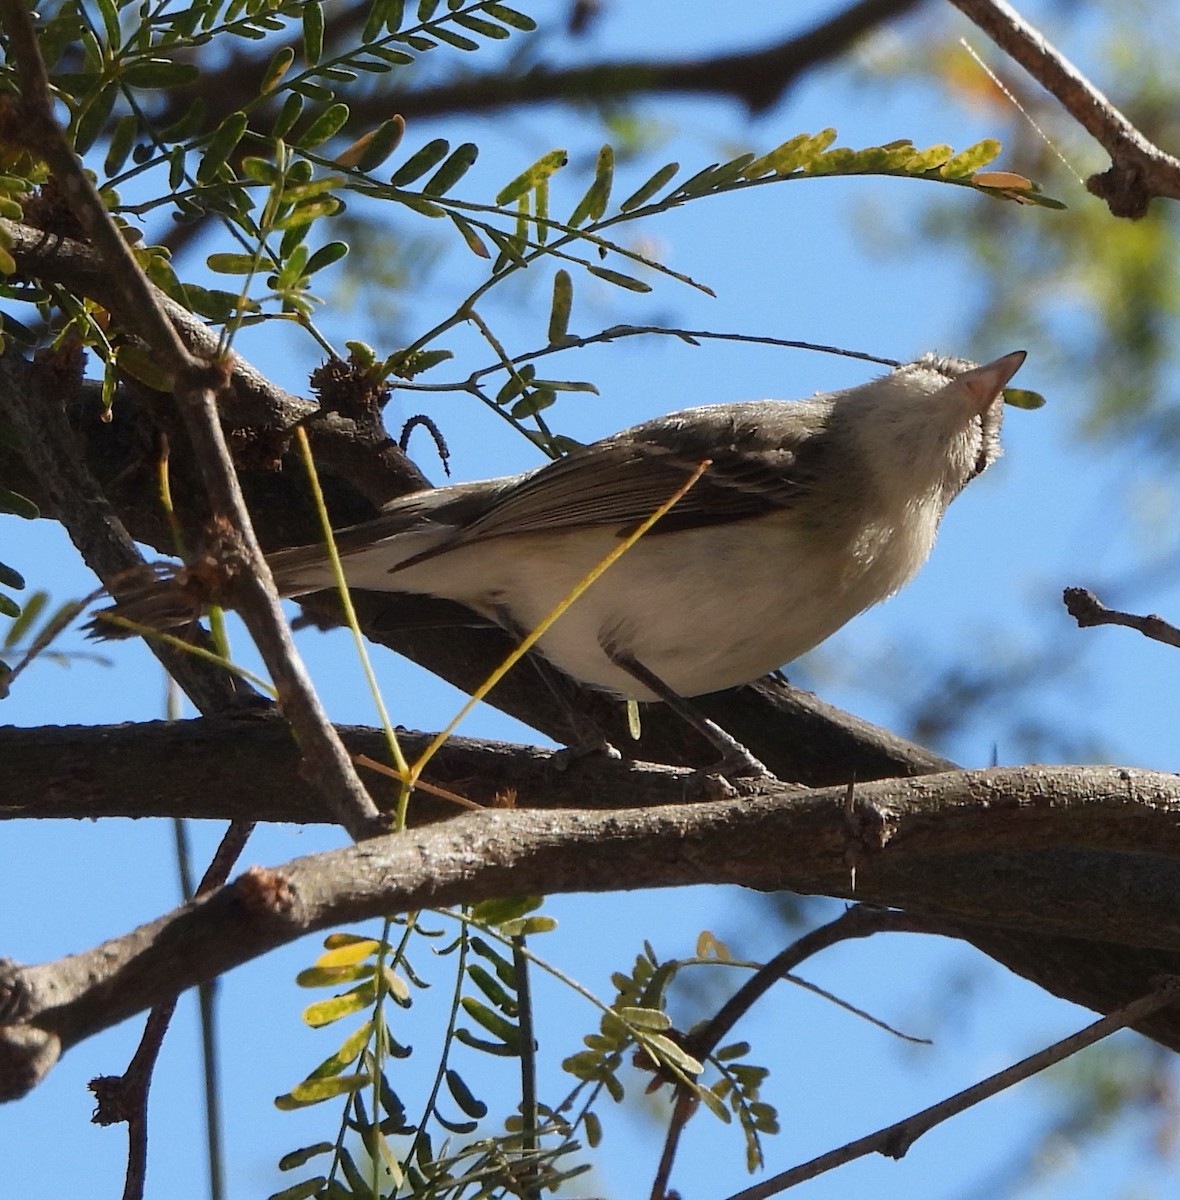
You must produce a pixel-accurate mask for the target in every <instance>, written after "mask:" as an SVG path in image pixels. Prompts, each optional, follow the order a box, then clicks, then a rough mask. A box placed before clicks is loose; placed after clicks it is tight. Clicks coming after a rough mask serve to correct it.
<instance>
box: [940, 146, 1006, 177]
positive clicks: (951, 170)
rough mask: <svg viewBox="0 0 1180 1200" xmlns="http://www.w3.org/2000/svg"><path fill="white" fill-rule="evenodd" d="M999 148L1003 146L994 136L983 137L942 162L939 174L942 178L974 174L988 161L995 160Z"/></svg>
mask: <svg viewBox="0 0 1180 1200" xmlns="http://www.w3.org/2000/svg"><path fill="white" fill-rule="evenodd" d="M1001 149H1003V147H1002V146H1001V145H1000V143H999V142H998V141H996V139H995V138H984V139H983V141H981V142H976V143H975V145H974V146H968V147H967V149H966V150H960V151H959V153H958V154H956V155H955V156H954V157H953V158H951V159H949V160H948V161H947V162H945V163H943V164H942V167H941V168H940V174H941V175H942V176H943V178H944V179H961V178H962V177H963V176H965V175H971V174H974V172H976V171H978V170H980V169H981V168H983V167H986V166H987V164H988V163H990V162H995V160H996V159H997V158H998V157H999V154H1000V151H1001Z"/></svg>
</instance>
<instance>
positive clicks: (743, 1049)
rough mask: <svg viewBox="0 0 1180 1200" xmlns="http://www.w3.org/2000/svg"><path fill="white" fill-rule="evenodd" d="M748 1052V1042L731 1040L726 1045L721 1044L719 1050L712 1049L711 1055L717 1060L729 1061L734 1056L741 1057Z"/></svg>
mask: <svg viewBox="0 0 1180 1200" xmlns="http://www.w3.org/2000/svg"><path fill="white" fill-rule="evenodd" d="M749 1053H750V1043H749V1042H732V1043H731V1044H730V1045H728V1046H722V1047H721V1049H720V1050H714V1051H713V1057H714V1058H715V1059H716V1060H717V1061H718V1062H730V1061H732V1060H733V1059H735V1058H741V1057H742V1056H743V1055H745V1054H749Z"/></svg>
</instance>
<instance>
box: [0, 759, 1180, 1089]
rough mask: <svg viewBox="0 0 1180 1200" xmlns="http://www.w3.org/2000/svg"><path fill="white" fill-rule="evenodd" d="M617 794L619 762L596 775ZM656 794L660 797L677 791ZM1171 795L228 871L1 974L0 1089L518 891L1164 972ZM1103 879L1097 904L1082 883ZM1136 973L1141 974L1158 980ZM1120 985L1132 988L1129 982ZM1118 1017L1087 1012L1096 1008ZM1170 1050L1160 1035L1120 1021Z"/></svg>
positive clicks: (1009, 780) (914, 804)
mask: <svg viewBox="0 0 1180 1200" xmlns="http://www.w3.org/2000/svg"><path fill="white" fill-rule="evenodd" d="M615 766H616V769H617V770H618V772H619V775H620V779H622V778H624V777H625V774H626V771H627V768H625V767H623V766H622V765H621V764H615ZM678 785H679V780H678V779H676V778H675V777H674V776H672V777H670V778H669V780H668V784H667V788H668V792H669V798H672V797H671V793H672V792H673V791H674V790H675V789H676V788H678ZM1178 810H1180V779H1178V778H1177V777H1176V776H1174V775H1166V774H1156V773H1151V772H1133V771H1128V770H1119V769H1112V768H1096V767H1092V768H1077V767H1055V768H1047V767H1043V768H1027V767H1026V768H1008V769H998V768H996V769H993V770H990V771H978V772H952V773H948V774H945V775H939V776H930V777H927V778H925V779H919V780H894V781H886V782H881V783H875V784H866V785H864V786H863V787H858V788H857V789H856V791H855V794H854V796H853V797H852V801H851V803H850V802H849V797H848V792H847V789H844V788H836V789H829V790H826V791H817V792H803V793H800V792H798V791H787V790H780V791H768V792H766V793H764V794H762V795H761V796H759V797H757V798H755V799H740V800H728V801H720V802H714V803H708V804H696V805H686V804H678V803H670V804H667V805H664V806H658V807H645V808H627V809H621V810H615V811H602V812H593V811H587V810H583V811H579V812H573V811H551V812H541V811H525V810H506V809H500V810H494V811H489V812H480V813H472V814H469V815H466V816H461V817H457V818H455V819H454V820H453V821H448V822H445V823H443V824H441V825H437V826H432V827H430V828H428V829H425V830H421V831H416V832H411V833H406V834H402V835H397V836H389V837H384V838H377V839H373V840H370V841H367V842H364V843H361V844H359V845H354V846H349V847H347V848H345V849H342V850H336V851H331V852H328V853H325V854H319V855H313V856H309V857H306V858H301V859H296V860H294V861H293V862H290V863H287V864H285V865H284V866H282V867H278V868H274V869H256V870H253V871H251V872H248V873H247V874H246V875H244V876H243V877H241V878H240V879H238V880H237V881H236V882H235V883H233V884H231V885H229V886H228V887H225V888H222V889H219V890H218V891H216V892H214V893H213V894H212V895H210V896H209V897H208V898H207V899H205V900H203V901H199V902H196V903H193V904H189V905H185V906H184V907H182V908H180V909H177V910H176V911H175V912H173V913H170V914H168V915H167V916H164V917H161V918H160V919H159V920H157V921H153V922H151V923H150V924H148V925H145V926H142V927H141V928H139V929H137V930H135V931H133V932H131V933H129V934H127V935H126V936H124V937H120V938H115V939H113V940H111V941H108V942H105V943H104V944H103V945H102V946H100V947H97V948H95V949H94V950H90V951H86V952H84V953H82V954H78V955H73V956H71V957H68V958H65V959H61V960H59V961H57V962H54V963H46V964H42V965H40V966H35V967H27V968H18V967H16V966H14V965H10V966H9V968H8V970H6V971H5V972H4V973H3V974H2V975H0V1019H4V1020H6V1021H7V1022H8V1024H7V1026H6V1027H5V1028H4V1029H2V1030H0V1091H2V1092H3V1094H4V1095H5V1096H8V1097H13V1096H16V1095H18V1094H20V1093H21V1092H22V1091H23V1090H27V1088H28V1087H30V1086H32V1084H33V1083H35V1082H36V1080H37V1079H38V1078H39V1077H40V1076H41V1075H42V1074H44V1071H45V1070H47V1069H48V1066H49V1065H50V1064H51V1062H52V1061H53V1060H54V1059H55V1057H56V1054H57V1053H59V1052H60V1050H61V1049H62V1048H68V1047H69V1046H70V1045H72V1044H74V1043H76V1042H77V1041H80V1040H81V1039H83V1038H86V1037H89V1036H91V1035H92V1034H94V1033H96V1032H98V1031H99V1030H100V1029H103V1028H106V1027H107V1026H109V1025H111V1024H114V1023H116V1022H118V1021H121V1020H124V1019H125V1018H126V1017H128V1016H130V1015H131V1014H132V1013H134V1012H137V1011H140V1010H142V1009H144V1008H146V1007H149V1006H151V1005H153V1004H157V1003H159V1002H161V1001H162V1000H165V999H167V997H169V996H171V995H174V994H176V993H177V992H178V991H182V990H184V989H185V988H188V987H191V986H193V985H194V984H197V983H200V982H201V981H203V980H206V979H210V978H213V977H214V976H216V975H219V974H221V973H223V972H224V971H227V970H229V969H230V968H231V967H234V966H237V965H240V964H241V963H244V962H247V961H249V960H250V959H253V958H255V957H258V956H259V955H261V954H264V953H266V952H268V951H270V950H272V949H274V948H275V947H276V946H279V945H283V944H285V943H287V942H289V941H291V940H293V939H295V938H297V937H300V936H302V935H303V934H306V933H311V932H315V931H317V930H323V929H326V928H329V927H331V926H333V925H337V924H342V923H343V924H347V923H351V922H355V921H358V920H362V919H365V918H367V917H371V916H376V915H379V914H386V913H396V912H405V911H409V910H413V909H418V908H432V907H440V906H447V905H456V904H466V903H471V902H474V901H476V900H481V899H487V898H489V897H495V896H505V895H519V894H525V893H532V892H537V893H568V892H582V891H618V890H625V889H631V888H638V887H671V886H676V885H683V884H701V883H712V884H717V883H728V884H738V885H741V886H743V887H751V888H757V889H762V890H770V889H774V890H778V889H783V888H787V889H791V890H793V891H798V892H804V893H817V894H825V895H832V896H843V897H848V898H855V899H857V900H862V901H866V902H871V903H878V904H886V905H890V906H897V907H902V908H908V909H913V910H915V911H917V912H920V913H925V914H928V915H931V916H935V917H938V918H939V919H940V920H943V921H944V922H945V923H946V926H945V927H946V928H947V930H948V931H950V932H955V933H957V935H958V936H961V937H965V938H967V939H968V940H974V936H973V931H974V930H975V929H978V928H982V929H983V932H984V933H985V934H986V933H987V931H988V930H989V929H995V928H998V929H1000V930H1001V931H1002V932H1004V931H1006V932H1008V933H1009V935H1011V934H1013V933H1015V934H1019V935H1020V936H1026V935H1033V936H1035V937H1039V938H1042V939H1047V940H1049V941H1050V942H1051V941H1052V940H1053V939H1056V938H1065V939H1069V938H1075V939H1079V938H1083V937H1084V938H1086V939H1089V940H1090V941H1091V942H1092V943H1093V944H1095V945H1099V946H1100V945H1101V943H1103V942H1106V943H1111V944H1112V947H1113V948H1114V949H1116V950H1128V951H1131V952H1133V953H1138V954H1140V955H1141V956H1142V957H1143V961H1144V962H1148V961H1150V962H1151V963H1153V965H1154V964H1156V963H1159V962H1161V961H1162V962H1171V963H1173V965H1175V963H1176V962H1177V961H1180V899H1178V897H1180V835H1178V834H1177V832H1176V812H1177V811H1178ZM1103 880H1105V881H1109V887H1108V888H1107V889H1103V888H1102V887H1101V881H1103ZM1155 973H1156V974H1158V973H1168V972H1167V971H1166V970H1165V971H1163V972H1161V971H1160V970H1159V969H1158V968H1157V969H1156V970H1155ZM1121 986H1122V987H1123V989H1124V992H1125V993H1126V989H1134V990H1132V991H1131V992H1130V993H1129V994H1124V995H1123V996H1122V998H1121V999H1120V1000H1119V1001H1118V1002H1117V1003H1125V1002H1126V1001H1127V1000H1129V999H1131V998H1133V997H1134V996H1135V995H1137V994H1142V993H1143V992H1144V991H1146V990H1147V987H1146V984H1145V983H1144V982H1143V981H1142V980H1140V979H1138V978H1137V977H1136V976H1135V974H1134V973H1133V972H1131V973H1127V974H1125V975H1124V976H1123V977H1122V979H1121ZM1117 1003H1115V1004H1110V1005H1109V1006H1108V1007H1109V1008H1113V1007H1117ZM1137 1027H1139V1028H1141V1029H1143V1030H1144V1031H1145V1032H1147V1033H1149V1035H1150V1036H1153V1037H1156V1038H1158V1039H1159V1040H1161V1041H1164V1042H1166V1043H1167V1044H1169V1045H1174V1046H1180V1021H1178V1020H1177V1019H1176V1018H1175V1017H1174V1016H1172V1015H1157V1016H1156V1017H1155V1018H1153V1019H1152V1020H1151V1021H1147V1022H1144V1023H1142V1024H1141V1025H1139V1026H1137Z"/></svg>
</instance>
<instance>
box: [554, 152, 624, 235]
mask: <svg viewBox="0 0 1180 1200" xmlns="http://www.w3.org/2000/svg"><path fill="white" fill-rule="evenodd" d="M614 177H615V152H614V149H613V148H612V147H611V146H603V147H602V149H601V150H599V152H598V162H597V164H596V166H595V168H594V182H593V183H591V184H590V186H589V188H587V190H586V194H585V195H584V196H583V197H582V198H581V200H579V201H578V203H577V205H576V207H575V208H574V211H573V213H572V214H571V216H570V219H569V221H568V222H566V223H567V224H569V225H573V226H575V227H576V226H578V225H581V224H582V222H583V221H585V220H587V219H589V220H591V221H597V220H598V219H599V218H600V217H601V216H602V214H603V213H604V212H606V205H607V201H608V200H610V190H611V184H612V182H613V181H614Z"/></svg>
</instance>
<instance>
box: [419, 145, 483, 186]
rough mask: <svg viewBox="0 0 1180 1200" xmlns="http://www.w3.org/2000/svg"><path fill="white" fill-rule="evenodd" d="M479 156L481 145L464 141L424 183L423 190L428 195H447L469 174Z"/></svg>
mask: <svg viewBox="0 0 1180 1200" xmlns="http://www.w3.org/2000/svg"><path fill="white" fill-rule="evenodd" d="M478 157H479V147H478V146H476V145H475V143H474V142H464V143H463V144H462V145H461V146H458V147H457V148H456V149H455V150H454V151H453V152H452V154H451V156H450V158H448V159H447V160H446V162H444V163H443V165H442V166H441V167H439V169H438V170H437V171H435V173H434V174H433V175H432V176H431V177H430V178H429V179H428V180H427V181H426V183H425V184H423V186H422V191H423V192H424V193H425V194H426V195H427V196H443V195H445V194H446V193H447V192H449V191H450V190H451V188H453V187H454V186H455V184H457V183H458V182H459V180H460V179H462V178H463V176H464V175H466V174H467V172H468V171H469V170H470V169H471V166H472V164H473V163H474V162H475V160H476V159H477V158H478Z"/></svg>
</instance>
